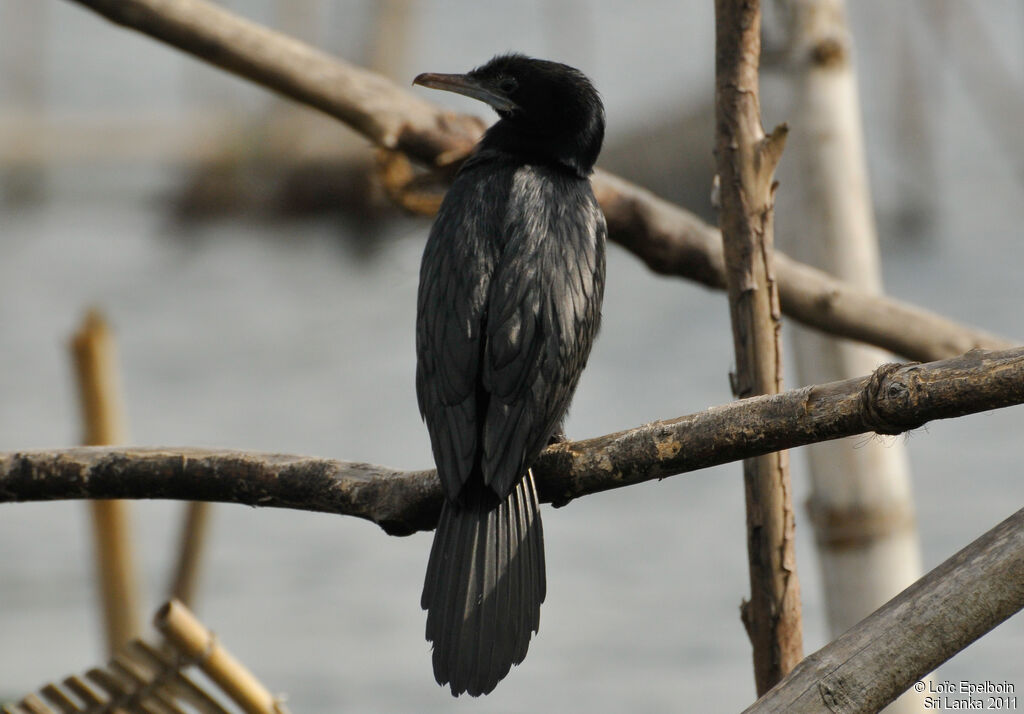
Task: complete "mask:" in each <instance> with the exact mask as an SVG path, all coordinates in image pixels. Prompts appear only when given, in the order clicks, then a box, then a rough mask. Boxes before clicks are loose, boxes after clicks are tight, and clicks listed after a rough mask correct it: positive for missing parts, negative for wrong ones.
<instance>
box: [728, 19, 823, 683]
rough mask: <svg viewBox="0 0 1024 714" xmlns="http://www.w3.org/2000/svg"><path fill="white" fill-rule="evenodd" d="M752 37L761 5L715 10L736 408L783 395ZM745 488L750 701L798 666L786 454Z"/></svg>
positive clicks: (767, 158)
mask: <svg viewBox="0 0 1024 714" xmlns="http://www.w3.org/2000/svg"><path fill="white" fill-rule="evenodd" d="M760 33H761V7H760V3H759V2H757V1H756V0H755V1H750V0H716V2H715V119H716V121H715V125H716V129H715V154H716V158H717V161H718V176H719V178H720V196H721V209H720V218H719V224H720V226H721V229H722V244H723V247H724V254H725V267H726V271H725V272H726V285H727V288H728V292H729V313H730V317H731V320H732V331H733V342H734V347H735V353H736V372H735V376H734V379H733V392H734V395H735V396H736V397H738V398H745V397H752V396H755V395H758V394H777V393H779V392H780V391H781V390H782V355H781V342H780V335H779V333H780V329H781V325H780V320H779V317H780V315H781V309H780V307H779V292H778V287H777V285H776V281H775V275H774V271H773V266H772V264H773V260H774V257H773V245H772V244H773V205H774V199H775V196H774V194H775V185H774V173H775V168H776V166H777V165H778V162H779V158H780V156H781V154H782V148H783V146H784V145H785V140H786V128H785V127H784V126H782V127H778V128H776V129H775V130H774V131H773V132H772V133H771V134H769V135H767V136H766V135H765V133H764V130H763V129H762V128H761V109H760V105H759V87H758V63H759V56H760V52H761V34H760ZM743 478H744V484H745V493H746V505H747V555H748V563H749V566H750V592H751V594H750V601H749V602H747V603H745V604H744V606H743V609H742V615H743V624H744V625H745V626H746V628H747V634H748V635H749V636H750V642H751V644H752V645H753V649H754V678H755V680H756V684H757V692H758V694H763V693H764V692H766V691H768V690H769V689H771V687H772V686H774V685H775V683H776V682H778V681H779V680H780V679H782V678H783V677H784V676H786V674H788V673H789V671H790V670H791V669H793V667H795V666H796V664H797V662H799V661H800V660H801V659H802V658H803V634H802V632H803V628H802V623H801V615H800V583H799V579H798V577H797V573H796V554H795V550H794V530H795V523H794V516H793V503H792V489H791V487H790V480H789V456H788V452H786V451H776V452H773V453H770V454H766V455H764V456H760V457H757V458H753V459H746V460H745V461H744V462H743Z"/></svg>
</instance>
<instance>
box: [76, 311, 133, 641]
mask: <svg viewBox="0 0 1024 714" xmlns="http://www.w3.org/2000/svg"><path fill="white" fill-rule="evenodd" d="M71 348H72V353H73V355H74V361H75V370H76V374H77V377H78V388H79V394H80V402H81V406H82V421H83V424H84V427H85V433H84V437H83V439H82V441H83V442H84V443H85V444H86V445H88V446H104V445H115V444H123V443H124V442H125V441H127V438H126V429H125V418H124V404H123V400H122V396H121V387H120V383H119V380H118V374H117V354H116V348H115V345H114V338H113V335H112V334H111V331H110V328H109V327H108V326H107V323H106V321H105V320H104V319H103V317H102V316H101V315H100V313H99V312H97V311H96V310H90V311H89V313H88V314H87V315H86V317H85V321H84V322H83V324H82V327H81V328H80V329H79V331H78V332H77V333H76V334H75V336H74V338H73V339H72V342H71ZM90 506H91V509H92V520H93V526H94V530H95V541H96V562H97V567H98V570H99V573H98V576H99V581H100V595H101V597H102V599H103V614H104V622H105V625H106V633H107V648H108V650H109V651H110V652H111V653H114V652H116V651H117V650H118V649H119V648H120V647H121V646H122V645H123V644H125V643H126V642H128V640H130V639H132V638H133V637H135V636H136V635H137V634H138V633H139V615H138V613H139V609H138V603H139V597H138V587H137V579H136V576H135V567H134V559H133V556H132V542H131V537H132V534H131V525H130V522H129V504H128V503H127V502H126V501H93V502H92V503H91V504H90Z"/></svg>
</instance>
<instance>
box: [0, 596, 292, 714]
mask: <svg viewBox="0 0 1024 714" xmlns="http://www.w3.org/2000/svg"><path fill="white" fill-rule="evenodd" d="M156 625H157V628H158V629H159V630H160V631H161V632H162V633H163V635H164V637H163V641H162V642H161V643H160V645H159V646H155V645H153V644H150V643H148V642H146V641H144V640H141V639H135V640H131V641H130V642H129V643H128V644H127V645H125V646H124V647H122V648H121V649H120V650H119V651H118V652H117V654H115V655H114V656H113V657H112V658H111V659H110V661H109V662H108V663H107V664H106V666H105V667H94V668H92V669H90V670H88V671H87V672H85V673H84V674H82V675H72V676H70V677H67V678H66V679H64V680H63V681H61V682H60V683H53V682H51V683H49V684H46V685H44V686H43V687H41V688H40V689H39V690H38V691H37V692H33V693H31V694H28V695H27V696H25V697H24V698H22V699H21V700H20V701H18V702H12V703H10V704H5V705H3V706H2V707H0V712H2V714H137V713H138V714H237V713H238V712H246V714H287V709H285V707H284V705H283V704H282V703H281V701H280V700H279V699H276V698H275V697H273V696H272V695H271V694H270V693H269V692H268V691H267V690H266V688H264V687H263V685H261V684H260V683H259V682H258V681H257V680H256V679H255V677H253V675H252V674H250V673H249V671H248V670H247V669H245V667H243V666H242V665H241V664H240V663H238V662H237V661H236V660H235V659H234V658H233V657H231V655H230V654H229V653H228V652H227V651H226V650H225V649H224V648H223V647H222V646H221V645H220V644H219V643H218V641H217V639H216V637H215V636H214V635H213V634H212V633H211V632H210V631H209V630H207V629H206V628H205V627H204V626H203V625H202V624H201V623H200V622H199V621H198V620H197V619H196V618H195V617H194V616H193V615H192V614H191V613H190V612H189V611H188V610H187V609H186V608H185V607H184V606H183V605H182V604H181V603H180V602H177V601H172V602H170V603H168V604H166V605H164V606H163V607H162V608H161V609H160V611H159V612H158V613H157V616H156ZM204 676H205V679H206V681H203V680H204Z"/></svg>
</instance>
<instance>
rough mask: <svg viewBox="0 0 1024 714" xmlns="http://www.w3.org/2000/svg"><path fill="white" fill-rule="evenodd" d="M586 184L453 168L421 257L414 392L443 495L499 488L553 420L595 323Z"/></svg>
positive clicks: (501, 492) (594, 224) (592, 212)
mask: <svg viewBox="0 0 1024 714" xmlns="http://www.w3.org/2000/svg"><path fill="white" fill-rule="evenodd" d="M605 234H606V229H605V223H604V217H603V215H602V213H601V211H600V208H599V207H598V206H597V203H596V201H595V200H594V197H593V193H592V191H591V189H590V184H589V181H588V180H586V179H581V178H579V177H578V176H576V175H574V174H572V173H569V172H566V171H562V170H559V169H557V168H553V167H547V166H544V165H538V164H525V163H522V162H520V161H516V160H515V159H514V158H512V157H508V156H505V155H502V154H500V153H498V152H481V153H480V154H478V155H477V156H474V157H473V158H472V159H471V160H470V161H469V162H467V164H466V166H464V167H463V169H462V171H461V172H460V173H459V175H458V177H457V178H456V180H455V182H454V183H453V185H452V188H451V190H450V191H449V192H448V195H447V196H446V198H445V201H444V203H443V205H442V207H441V210H440V212H439V214H438V217H437V220H436V222H435V224H434V228H433V230H432V231H431V234H430V238H429V239H428V242H427V246H426V249H425V252H424V260H423V266H422V270H421V275H420V292H419V303H418V316H417V356H418V365H417V380H416V381H417V393H418V395H419V402H420V411H421V413H422V414H423V417H424V419H425V420H426V422H427V426H428V430H429V431H430V435H431V443H432V445H433V448H434V456H435V461H436V463H437V467H438V472H439V475H440V477H441V480H442V483H443V484H444V486H445V489H446V491H447V493H448V495H449V497H450V498H452V499H454V500H457V499H458V495H459V493H460V492H461V490H462V488H463V487H464V485H465V483H466V482H467V481H468V480H469V479H470V478H471V477H475V478H479V479H481V480H482V481H483V482H484V483H486V484H487V485H489V486H490V487H491V488H492V490H494V492H495V493H496V495H498V496H499V497H502V498H503V497H505V496H506V495H507V494H508V492H509V489H510V488H511V487H512V485H513V483H514V482H515V480H516V479H517V478H519V477H520V476H522V474H523V473H524V472H525V470H526V468H527V467H528V466H529V465H530V464H531V463H532V462H533V461H534V460H535V459H536V457H537V455H538V454H539V453H540V451H541V449H543V447H544V446H545V445H546V444H547V442H548V440H549V438H550V437H551V434H552V433H553V432H554V431H555V429H557V428H558V427H559V425H560V422H561V420H562V418H563V417H564V414H565V412H566V410H567V409H568V406H569V401H570V400H571V397H572V393H573V391H574V390H575V388H576V384H577V381H578V379H579V375H580V373H581V372H582V370H583V367H584V365H585V364H586V360H587V357H588V355H589V353H590V348H591V345H592V344H593V341H594V337H595V335H596V333H597V329H598V324H599V322H600V305H601V298H602V295H603V291H604V241H605Z"/></svg>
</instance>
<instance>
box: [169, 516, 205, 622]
mask: <svg viewBox="0 0 1024 714" xmlns="http://www.w3.org/2000/svg"><path fill="white" fill-rule="evenodd" d="M209 524H210V504H209V503H204V502H202V501H193V502H192V503H189V504H187V505H186V506H185V522H184V523H183V524H182V528H181V541H180V545H179V548H178V563H177V566H176V567H175V569H174V579H173V580H172V583H171V597H173V598H175V599H176V600H180V601H181V602H183V603H185V604H186V605H191V606H192V607H195V599H196V590H197V589H198V583H199V572H200V563H201V561H202V555H203V543H205V541H206V532H207V530H208V528H209Z"/></svg>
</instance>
